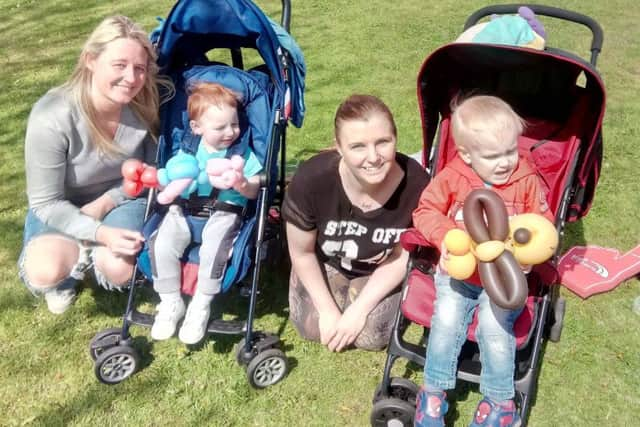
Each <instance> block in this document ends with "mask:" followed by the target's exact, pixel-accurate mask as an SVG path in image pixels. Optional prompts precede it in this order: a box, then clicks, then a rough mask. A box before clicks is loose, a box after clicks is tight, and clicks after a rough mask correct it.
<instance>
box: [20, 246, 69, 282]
mask: <svg viewBox="0 0 640 427" xmlns="http://www.w3.org/2000/svg"><path fill="white" fill-rule="evenodd" d="M78 253H79V252H78V245H77V243H76V242H74V241H71V240H68V239H64V238H60V237H57V236H42V237H38V238H36V239H34V240H32V241H31V242H30V243H29V244H28V245H27V247H26V248H25V252H24V255H23V257H24V258H23V264H22V268H23V274H24V276H25V280H26V281H27V282H28V283H29V285H31V286H33V287H34V288H43V289H48V288H52V287H54V286H56V285H57V284H58V283H60V282H61V281H62V280H64V279H66V278H67V277H69V274H70V272H71V270H72V269H73V266H74V265H75V263H76V262H77V260H78Z"/></svg>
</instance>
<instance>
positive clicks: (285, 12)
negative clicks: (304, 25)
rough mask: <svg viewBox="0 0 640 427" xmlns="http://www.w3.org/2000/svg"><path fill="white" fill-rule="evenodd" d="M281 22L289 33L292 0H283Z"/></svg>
mask: <svg viewBox="0 0 640 427" xmlns="http://www.w3.org/2000/svg"><path fill="white" fill-rule="evenodd" d="M280 24H281V25H282V28H284V29H285V30H286V31H287V33H289V32H290V31H289V27H290V26H291V0H282V16H281V18H280Z"/></svg>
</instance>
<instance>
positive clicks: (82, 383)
mask: <svg viewBox="0 0 640 427" xmlns="http://www.w3.org/2000/svg"><path fill="white" fill-rule="evenodd" d="M258 3H259V4H260V5H261V6H262V7H263V8H264V9H265V10H266V11H267V12H268V13H269V14H270V15H271V16H273V17H277V15H278V11H279V4H280V2H279V1H277V0H262V1H258ZM554 3H555V5H557V6H559V7H564V8H568V9H572V10H576V11H579V12H582V13H584V14H587V15H589V16H592V17H593V18H595V19H596V20H597V21H598V22H600V23H601V25H602V26H603V28H604V31H605V44H604V49H603V52H602V55H601V57H600V60H599V69H600V71H601V73H602V77H603V79H604V82H605V84H606V86H607V95H608V98H607V100H608V102H607V113H606V116H605V122H604V143H605V158H604V162H603V171H602V176H601V180H600V184H599V187H598V191H597V194H596V197H595V201H594V204H593V208H592V210H591V212H590V214H589V215H588V216H587V217H586V218H585V219H583V220H582V221H580V222H578V223H575V224H571V225H570V226H569V227H568V229H567V232H566V235H565V243H564V244H565V247H570V246H573V245H576V244H585V243H589V244H598V245H601V246H607V247H614V248H618V249H620V250H622V251H626V250H628V249H630V248H632V247H634V246H636V245H637V244H638V236H640V221H639V220H638V219H639V218H640V216H639V215H638V213H637V208H638V207H639V206H640V192H639V191H638V186H637V176H638V173H637V170H638V165H639V164H640V155H639V154H638V153H639V151H640V150H638V149H637V146H636V145H637V142H638V137H639V136H640V120H639V117H640V108H639V107H638V102H637V98H638V95H639V94H640V91H639V89H640V65H639V64H640V45H639V44H638V43H637V40H638V39H639V38H640V30H639V29H638V22H639V21H640V8H638V7H637V4H636V2H635V1H633V0H625V1H623V0H611V1H608V2H600V1H597V0H582V1H578V0H571V1H568V0H567V1H560V0H558V1H556V2H554ZM487 4H489V3H487V2H484V1H465V2H458V1H454V0H445V1H439V2H424V1H419V0H405V1H397V2H388V1H383V0H350V1H346V0H334V1H331V2H329V1H325V0H322V1H321V0H298V1H295V0H294V1H293V15H292V25H291V30H292V33H293V34H294V36H295V37H296V39H297V41H298V43H299V44H300V46H301V47H302V49H303V51H304V53H305V56H306V60H307V67H308V78H307V91H306V101H307V117H306V120H305V126H304V127H303V128H302V129H300V130H297V129H291V131H290V132H289V138H288V142H289V152H288V155H289V158H290V160H291V161H292V162H293V163H295V162H296V161H299V160H301V159H304V158H307V157H309V156H310V155H312V154H313V153H314V152H316V151H317V150H319V149H321V148H324V147H327V146H329V145H330V144H331V141H332V121H333V114H334V111H335V109H336V107H337V105H338V103H339V102H340V101H341V100H342V99H344V98H345V97H346V96H347V95H348V94H350V93H352V92H369V93H373V94H376V95H379V96H381V97H382V98H383V99H384V100H385V101H386V102H387V103H388V104H389V105H390V107H391V109H392V110H393V111H394V113H395V114H396V118H397V122H398V128H399V139H400V149H401V150H402V151H405V152H414V151H417V150H418V149H419V148H420V147H421V131H420V119H419V114H418V109H417V99H416V89H415V86H416V83H415V82H416V74H417V72H418V70H419V67H420V64H421V63H422V61H423V60H424V58H425V57H426V56H427V55H428V54H429V53H430V52H431V51H433V50H434V49H436V48H437V47H439V46H441V45H443V44H444V43H446V42H448V41H450V40H452V39H453V38H455V37H456V35H457V34H458V33H459V32H460V30H461V28H462V25H463V23H464V21H465V19H466V17H467V16H468V15H469V14H470V13H472V12H473V11H475V10H476V9H478V8H480V7H482V6H485V5H487ZM171 5H172V2H171V1H169V0H154V1H151V0H136V1H133V0H120V1H117V2H116V1H97V0H87V1H84V2H77V1H73V0H38V1H36V0H24V1H20V0H11V1H9V0H0V10H3V11H5V13H4V16H3V20H2V21H0V34H2V42H1V43H0V67H1V69H2V77H1V80H0V82H1V87H2V90H1V91H0V177H1V179H0V186H1V191H0V235H2V242H1V243H0V262H1V263H2V265H3V266H4V268H2V269H0V283H2V285H1V286H0V414H2V417H1V418H0V425H9V426H23V425H28V426H40V425H47V426H49V425H54V426H56V425H82V426H84V425H95V424H105V425H125V424H127V425H143V426H161V425H178V426H181V425H213V426H218V425H220V426H306V425H311V426H365V425H367V424H368V417H369V411H370V409H371V396H372V393H373V391H374V389H375V387H376V385H377V383H378V382H379V381H380V378H381V375H382V368H383V364H384V360H385V353H368V352H362V351H349V352H346V353H342V354H331V353H329V352H328V351H326V350H325V349H324V348H322V347H321V346H320V345H317V344H313V343H308V342H305V341H302V340H301V339H299V337H298V336H297V334H296V333H295V331H294V330H293V328H292V326H291V325H290V324H289V323H288V322H287V300H286V292H287V290H286V289H287V288H286V275H284V274H280V275H277V274H269V275H268V276H265V277H266V279H267V280H265V281H266V282H267V284H266V285H265V286H264V289H263V292H262V293H261V295H260V297H259V304H258V307H257V311H256V315H257V319H256V326H257V328H259V329H262V330H265V331H270V332H278V333H280V335H281V337H282V340H283V344H284V349H285V351H286V353H287V356H288V357H289V358H290V361H291V364H292V370H291V372H290V374H289V375H288V377H287V378H286V379H285V380H284V381H282V382H281V383H279V384H278V385H276V386H274V387H271V388H269V389H266V390H262V391H256V390H253V389H252V388H251V387H250V386H249V385H248V383H247V381H246V378H245V374H244V372H243V370H242V369H241V368H240V367H239V366H238V365H237V364H236V362H235V356H234V353H233V349H232V347H233V345H234V344H235V342H236V341H237V339H238V338H225V339H217V340H213V339H212V340H208V341H207V342H206V343H205V344H204V345H202V346H201V347H200V348H196V349H186V348H185V347H184V346H183V345H181V344H180V343H179V342H178V341H177V340H170V341H168V342H162V343H152V342H151V341H150V340H149V339H148V330H146V329H143V328H136V327H134V328H133V329H132V332H133V335H134V337H135V345H136V347H137V348H139V349H140V350H142V353H143V354H144V357H143V369H142V370H141V371H140V372H138V373H137V374H136V375H134V376H133V377H132V378H130V379H129V380H127V381H125V382H124V383H122V384H119V385H116V386H105V385H102V384H101V383H99V382H98V381H97V380H96V379H95V377H94V374H93V363H92V361H91V359H90V358H89V356H88V353H87V345H88V343H89V340H90V339H91V337H92V336H93V335H94V334H95V333H96V332H97V331H99V330H102V329H104V328H108V327H113V326H118V325H120V324H121V319H120V316H121V315H122V312H123V310H124V307H125V303H126V295H124V294H108V293H105V292H102V291H98V290H93V289H92V288H90V287H89V288H85V289H84V290H83V292H82V293H81V295H80V298H79V301H78V302H77V304H76V306H75V307H74V308H73V309H72V310H70V311H69V312H68V313H67V314H65V315H64V316H61V317H56V316H53V315H51V314H49V313H48V312H47V310H46V307H45V305H44V303H43V301H41V300H36V299H34V298H32V297H31V295H30V294H29V293H28V291H27V290H26V289H25V288H24V287H23V286H22V284H21V283H20V281H19V280H18V278H17V269H16V267H15V261H16V259H17V257H18V254H19V251H20V248H21V233H22V221H23V217H24V214H25V210H26V197H25V194H24V187H25V181H24V165H23V149H22V144H23V137H24V131H25V124H26V119H27V115H28V112H29V109H30V108H31V106H32V105H33V103H34V102H35V101H36V100H37V99H38V98H39V97H40V96H41V95H42V94H43V93H44V92H45V91H46V90H47V89H48V88H49V87H51V86H53V85H56V84H59V83H61V82H62V81H63V80H64V79H65V78H66V76H68V74H69V73H70V71H71V69H72V67H73V65H74V63H75V60H76V58H77V55H78V53H79V50H80V47H81V45H82V43H83V42H84V40H85V38H86V36H87V34H88V33H89V32H90V30H91V29H92V28H93V27H94V26H95V25H96V24H97V23H98V22H99V21H100V20H101V19H102V18H103V17H104V16H106V15H108V14H113V13H123V14H126V15H129V16H131V17H132V18H134V19H136V20H138V21H140V22H142V23H143V24H144V25H145V26H146V28H147V29H149V30H150V29H151V28H152V27H153V26H154V25H155V17H156V16H165V15H166V14H167V12H168V11H169V9H170V7H171ZM546 23H547V26H548V29H549V34H550V42H551V44H552V45H554V46H557V47H565V48H567V49H568V50H572V51H575V52H577V53H579V54H581V55H582V56H586V54H587V52H588V46H589V34H588V32H587V31H585V30H584V29H582V27H575V26H573V25H570V24H558V23H556V22H549V21H546ZM574 27H575V28H574ZM42 143H43V144H46V143H47V141H42ZM562 293H563V295H564V296H565V297H566V298H567V312H566V316H565V327H564V331H563V335H562V340H561V341H560V342H559V343H557V344H554V343H549V344H548V345H547V346H546V348H545V350H544V358H543V362H542V365H541V374H540V378H539V384H538V393H537V397H536V400H535V402H534V403H535V405H534V406H533V409H532V413H531V418H530V425H532V426H591V425H593V426H595V425H598V426H632V425H637V419H638V416H639V415H640V410H638V408H639V407H640V395H639V393H638V390H639V389H640V357H639V356H638V355H639V350H638V348H639V346H640V332H639V330H640V327H639V326H640V316H637V315H635V314H634V313H633V312H632V311H631V304H632V301H633V299H634V298H635V297H636V296H637V295H639V294H640V284H639V282H638V280H631V281H628V282H626V283H624V284H622V285H620V286H619V287H618V288H617V289H616V290H614V291H612V292H609V293H607V294H603V295H599V296H594V297H592V298H590V299H588V300H581V299H579V298H577V297H575V296H573V295H572V294H571V293H569V292H567V291H565V290H563V291H562ZM143 299H144V300H145V301H146V302H145V305H147V306H149V305H150V303H149V301H150V298H143ZM232 307H234V309H235V307H236V305H232ZM394 374H395V375H398V376H405V377H408V378H411V379H413V380H415V381H417V382H419V381H420V378H421V372H420V370H419V369H416V367H415V366H413V365H407V364H406V363H404V362H400V363H397V364H396V368H395V370H394ZM467 391H468V393H467V392H464V393H462V395H461V397H460V400H459V401H458V402H457V404H456V408H455V413H454V415H453V417H452V419H454V420H455V424H456V425H466V424H467V423H468V422H469V420H470V416H471V413H472V411H473V409H474V408H475V405H476V403H477V401H478V399H479V398H480V396H479V394H478V392H477V389H475V388H471V389H468V390H467Z"/></svg>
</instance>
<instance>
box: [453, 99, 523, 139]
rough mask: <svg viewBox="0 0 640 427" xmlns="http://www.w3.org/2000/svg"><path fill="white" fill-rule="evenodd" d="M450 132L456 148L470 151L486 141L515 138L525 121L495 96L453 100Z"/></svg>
mask: <svg viewBox="0 0 640 427" xmlns="http://www.w3.org/2000/svg"><path fill="white" fill-rule="evenodd" d="M452 111H453V113H452V114H451V133H452V135H453V139H454V140H455V143H456V146H457V147H464V148H466V149H470V148H471V149H472V148H473V147H477V146H479V145H483V144H485V143H488V142H495V141H504V140H506V139H508V138H516V137H518V136H520V135H521V134H522V132H523V131H524V129H525V126H526V123H525V121H524V120H523V119H522V118H521V117H520V116H519V115H518V114H517V113H516V112H515V111H513V109H512V108H511V106H510V105H509V104H507V103H506V102H504V101H503V100H502V99H500V98H498V97H495V96H488V95H475V96H471V97H469V98H466V99H463V100H462V101H460V100H459V99H456V100H454V102H453V106H452Z"/></svg>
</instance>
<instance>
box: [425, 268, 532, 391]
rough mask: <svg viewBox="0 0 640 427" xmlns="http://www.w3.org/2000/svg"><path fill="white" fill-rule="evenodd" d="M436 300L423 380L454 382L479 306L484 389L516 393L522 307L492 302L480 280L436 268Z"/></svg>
mask: <svg viewBox="0 0 640 427" xmlns="http://www.w3.org/2000/svg"><path fill="white" fill-rule="evenodd" d="M435 285H436V301H435V306H434V313H433V317H432V318H431V330H430V331H429V341H428V344H427V355H426V361H425V367H424V382H425V385H426V386H427V389H430V388H431V389H434V388H435V389H440V390H448V389H452V388H454V387H455V382H456V368H457V365H458V356H459V354H460V349H461V348H462V345H463V344H464V342H465V341H466V337H467V328H468V326H469V323H470V322H471V320H472V319H473V313H474V312H475V309H476V307H478V309H479V312H478V327H477V330H476V338H477V340H478V346H479V347H480V363H481V364H482V372H481V374H480V392H481V393H482V394H483V395H485V396H486V397H488V398H490V399H492V400H494V401H497V402H500V401H504V400H509V399H513V397H514V394H515V391H514V384H513V375H514V369H515V352H516V338H515V336H514V334H513V324H514V323H515V321H516V319H517V318H518V316H519V315H520V312H521V311H522V310H521V309H520V310H515V311H514V310H505V309H503V308H500V307H498V306H496V305H495V304H492V303H491V302H490V300H489V297H488V296H487V293H486V292H484V289H482V288H481V287H479V286H474V285H471V284H467V283H465V282H461V281H459V280H455V279H453V278H451V277H450V276H448V275H444V274H440V273H436V275H435Z"/></svg>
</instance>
